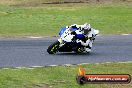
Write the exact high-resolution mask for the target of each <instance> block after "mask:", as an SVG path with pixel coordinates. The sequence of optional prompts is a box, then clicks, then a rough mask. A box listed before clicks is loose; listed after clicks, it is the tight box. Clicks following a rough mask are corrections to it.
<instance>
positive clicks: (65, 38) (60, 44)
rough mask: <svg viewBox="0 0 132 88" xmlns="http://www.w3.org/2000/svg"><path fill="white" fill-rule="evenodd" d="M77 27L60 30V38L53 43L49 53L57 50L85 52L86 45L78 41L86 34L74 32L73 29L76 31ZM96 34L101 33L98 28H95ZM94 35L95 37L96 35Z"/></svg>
mask: <svg viewBox="0 0 132 88" xmlns="http://www.w3.org/2000/svg"><path fill="white" fill-rule="evenodd" d="M76 30H78V29H77V28H72V29H71V30H67V28H62V29H61V30H60V32H59V36H60V38H59V39H58V40H57V41H55V42H54V43H52V44H51V45H50V46H49V47H48V49H47V52H48V53H49V54H55V53H57V52H73V51H74V52H75V53H83V49H84V46H82V45H81V43H78V42H77V40H79V39H82V38H84V37H85V36H84V35H82V34H76V35H74V34H72V33H71V31H72V32H73V31H76ZM94 32H95V36H96V35H97V34H98V33H99V31H98V30H95V31H94ZM95 36H93V37H95Z"/></svg>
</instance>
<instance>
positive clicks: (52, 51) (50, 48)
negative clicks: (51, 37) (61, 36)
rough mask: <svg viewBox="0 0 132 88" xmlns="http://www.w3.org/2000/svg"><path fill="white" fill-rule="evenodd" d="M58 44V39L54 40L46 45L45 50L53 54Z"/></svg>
mask: <svg viewBox="0 0 132 88" xmlns="http://www.w3.org/2000/svg"><path fill="white" fill-rule="evenodd" d="M59 45H60V42H59V41H56V42H54V43H53V44H51V45H50V46H49V47H48V49H47V52H48V53H49V54H55V53H56V52H57V51H58V49H59Z"/></svg>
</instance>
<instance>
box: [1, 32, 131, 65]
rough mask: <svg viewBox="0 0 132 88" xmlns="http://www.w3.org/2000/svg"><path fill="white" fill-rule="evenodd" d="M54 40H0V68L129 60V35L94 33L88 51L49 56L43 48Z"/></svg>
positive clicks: (45, 48) (54, 39)
mask: <svg viewBox="0 0 132 88" xmlns="http://www.w3.org/2000/svg"><path fill="white" fill-rule="evenodd" d="M56 39H57V38H41V39H28V38H25V39H0V67H21V66H22V67H31V66H47V65H63V64H80V63H102V62H124V61H132V35H111V36H97V38H96V40H95V42H94V46H93V49H92V52H91V53H90V54H80V55H77V54H75V53H57V54H55V55H49V54H48V53H47V51H46V50H47V47H48V46H49V45H50V44H51V43H53V42H54V41H56Z"/></svg>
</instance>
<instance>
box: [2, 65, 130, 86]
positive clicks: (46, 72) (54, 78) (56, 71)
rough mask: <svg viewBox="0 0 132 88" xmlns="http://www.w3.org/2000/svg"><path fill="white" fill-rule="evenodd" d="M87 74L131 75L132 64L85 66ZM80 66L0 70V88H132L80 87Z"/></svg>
mask: <svg viewBox="0 0 132 88" xmlns="http://www.w3.org/2000/svg"><path fill="white" fill-rule="evenodd" d="M83 67H84V68H85V69H86V71H87V74H130V75H132V63H104V64H88V65H83ZM77 72H78V66H72V67H65V66H58V67H46V68H34V69H27V68H22V69H0V88H82V87H83V88H132V83H130V84H87V85H84V86H80V85H79V84H77V83H76V80H75V77H76V75H77Z"/></svg>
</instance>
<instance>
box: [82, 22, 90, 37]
mask: <svg viewBox="0 0 132 88" xmlns="http://www.w3.org/2000/svg"><path fill="white" fill-rule="evenodd" d="M82 31H84V34H85V35H86V34H88V32H89V31H91V26H90V24H88V23H85V24H84V25H82Z"/></svg>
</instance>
